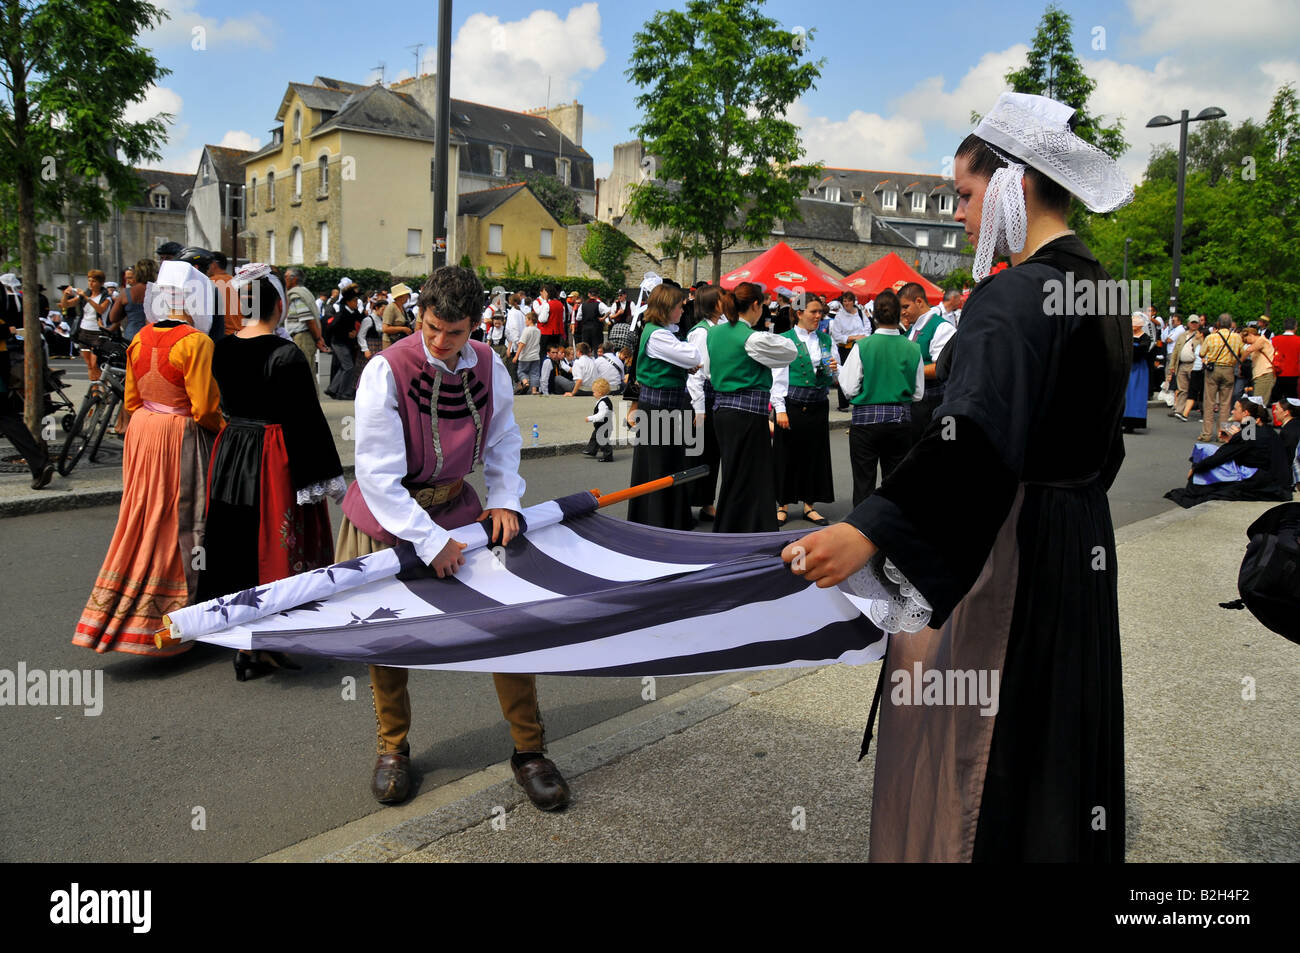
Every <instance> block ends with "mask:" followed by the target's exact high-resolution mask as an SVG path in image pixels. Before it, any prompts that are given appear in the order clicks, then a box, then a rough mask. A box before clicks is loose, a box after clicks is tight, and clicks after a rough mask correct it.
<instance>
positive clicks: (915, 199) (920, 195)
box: [912, 192, 925, 212]
mask: <svg viewBox="0 0 1300 953" xmlns="http://www.w3.org/2000/svg"><path fill="white" fill-rule="evenodd" d="M912 211H913V212H924V211H925V193H924V192H913V193H912Z"/></svg>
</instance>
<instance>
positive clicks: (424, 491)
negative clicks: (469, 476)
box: [406, 480, 465, 510]
mask: <svg viewBox="0 0 1300 953" xmlns="http://www.w3.org/2000/svg"><path fill="white" fill-rule="evenodd" d="M464 486H465V481H464V480H454V481H453V482H451V483H434V484H432V485H425V486H408V487H407V488H406V489H407V490H408V491H409V492H410V494H411V496H413V497H415V502H417V503H419V504H420V508H421V509H425V510H427V509H429V508H431V507H434V506H438V505H440V504H442V503H446V502H447V501H448V500H453V499H455V498H456V497H458V496H460V491H461V490H462V489H463V488H464Z"/></svg>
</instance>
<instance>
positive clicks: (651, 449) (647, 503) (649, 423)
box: [627, 407, 695, 529]
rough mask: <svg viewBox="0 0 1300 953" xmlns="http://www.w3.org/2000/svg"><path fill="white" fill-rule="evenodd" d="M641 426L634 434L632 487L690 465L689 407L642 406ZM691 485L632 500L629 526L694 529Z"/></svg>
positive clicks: (629, 504)
mask: <svg viewBox="0 0 1300 953" xmlns="http://www.w3.org/2000/svg"><path fill="white" fill-rule="evenodd" d="M640 410H641V411H643V412H644V413H645V415H646V416H645V417H643V418H642V420H643V421H644V423H643V424H642V426H641V427H640V428H639V429H638V430H637V431H635V432H634V436H635V438H636V447H635V448H634V449H633V450H632V484H631V485H632V486H636V485H637V484H639V483H648V482H649V481H650V480H657V479H659V478H660V477H666V476H671V475H672V474H674V473H677V472H679V471H681V470H685V469H686V468H687V467H688V466H692V465H693V464H691V463H688V462H687V456H686V446H685V435H686V430H685V428H686V426H687V425H688V420H687V418H688V416H689V415H690V414H691V410H690V408H689V407H687V408H685V409H682V410H667V409H662V408H650V407H642V408H640ZM689 493H690V484H689V483H688V484H686V485H684V486H675V487H669V488H668V489H666V490H657V491H655V492H654V493H647V494H646V495H645V496H638V497H634V498H633V499H631V500H628V503H627V519H628V522H629V523H643V524H645V525H646V526H658V527H661V528H663V529H693V528H694V527H695V518H694V517H693V516H691V502H690V496H689Z"/></svg>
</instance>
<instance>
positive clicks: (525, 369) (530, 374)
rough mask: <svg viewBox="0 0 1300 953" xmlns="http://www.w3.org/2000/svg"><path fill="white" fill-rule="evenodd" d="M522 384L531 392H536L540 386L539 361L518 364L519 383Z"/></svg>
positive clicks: (540, 368)
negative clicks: (527, 386) (529, 388)
mask: <svg viewBox="0 0 1300 953" xmlns="http://www.w3.org/2000/svg"><path fill="white" fill-rule="evenodd" d="M524 382H527V383H528V385H529V386H530V387H531V388H532V389H533V390H537V389H538V388H539V387H541V386H542V362H541V361H520V362H519V383H521V384H523V383H524Z"/></svg>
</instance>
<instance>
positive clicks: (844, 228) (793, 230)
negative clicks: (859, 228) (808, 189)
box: [782, 198, 861, 242]
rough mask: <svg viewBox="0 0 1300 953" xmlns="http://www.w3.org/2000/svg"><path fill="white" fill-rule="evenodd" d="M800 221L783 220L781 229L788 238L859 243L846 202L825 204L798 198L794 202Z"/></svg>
mask: <svg viewBox="0 0 1300 953" xmlns="http://www.w3.org/2000/svg"><path fill="white" fill-rule="evenodd" d="M795 204H796V205H797V206H798V208H799V213H800V215H802V216H803V220H802V221H796V220H795V219H793V218H788V219H785V220H784V221H783V222H782V227H783V228H784V230H785V235H786V236H787V237H788V238H824V239H829V240H831V241H837V242H856V241H861V239H859V238H858V233H857V232H855V231H854V230H853V205H852V204H851V203H848V202H827V201H825V200H824V199H811V198H799V199H796V200H795Z"/></svg>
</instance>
